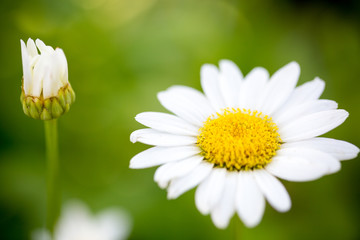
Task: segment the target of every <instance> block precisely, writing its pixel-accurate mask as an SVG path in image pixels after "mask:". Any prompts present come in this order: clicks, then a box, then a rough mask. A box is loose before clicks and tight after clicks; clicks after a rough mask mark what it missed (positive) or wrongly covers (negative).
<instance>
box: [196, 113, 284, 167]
mask: <svg viewBox="0 0 360 240" xmlns="http://www.w3.org/2000/svg"><path fill="white" fill-rule="evenodd" d="M277 130H278V128H277V126H276V124H275V123H274V122H273V121H272V119H271V118H269V117H268V116H267V115H263V114H262V113H261V112H258V111H251V110H245V109H243V110H241V109H239V108H237V109H225V110H224V111H223V113H221V114H220V113H216V116H214V115H213V116H210V117H209V118H208V119H207V120H206V121H205V123H204V126H203V127H202V128H200V129H199V131H200V134H199V135H198V137H197V145H198V146H199V147H200V148H201V150H202V153H201V154H202V155H203V156H204V159H205V160H206V161H208V162H210V163H213V164H214V165H215V166H217V167H224V168H227V169H228V170H231V171H232V170H237V171H239V170H252V169H260V168H263V167H264V166H265V165H266V164H268V163H269V162H271V159H272V157H273V156H274V155H275V154H276V150H278V149H279V148H280V145H281V139H280V135H279V133H278V132H277Z"/></svg>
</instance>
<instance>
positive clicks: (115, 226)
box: [32, 201, 131, 240]
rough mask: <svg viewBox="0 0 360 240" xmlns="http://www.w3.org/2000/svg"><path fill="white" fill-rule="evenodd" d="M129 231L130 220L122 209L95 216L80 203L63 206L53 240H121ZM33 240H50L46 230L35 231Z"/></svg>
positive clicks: (75, 202)
mask: <svg viewBox="0 0 360 240" xmlns="http://www.w3.org/2000/svg"><path fill="white" fill-rule="evenodd" d="M130 230H131V219H130V216H129V215H128V213H126V212H125V211H124V210H122V209H118V208H109V209H106V210H103V211H101V212H100V213H98V214H97V215H96V216H94V215H93V214H91V212H90V211H89V209H88V208H87V206H86V205H85V204H84V203H82V202H80V201H72V202H69V203H67V204H66V205H65V207H64V210H63V211H62V214H61V216H60V219H59V221H58V223H57V225H56V228H55V233H54V240H122V239H127V238H128V236H129V234H130ZM32 239H34V240H50V239H51V236H50V234H49V233H48V232H47V231H46V230H36V231H35V232H34V233H33V234H32Z"/></svg>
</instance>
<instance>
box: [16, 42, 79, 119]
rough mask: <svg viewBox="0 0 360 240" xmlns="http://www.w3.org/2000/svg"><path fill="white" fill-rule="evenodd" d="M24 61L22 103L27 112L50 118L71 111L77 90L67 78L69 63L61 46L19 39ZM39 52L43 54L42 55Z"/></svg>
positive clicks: (39, 117)
mask: <svg viewBox="0 0 360 240" xmlns="http://www.w3.org/2000/svg"><path fill="white" fill-rule="evenodd" d="M20 44H21V58H22V64H23V74H24V75H23V79H22V91H21V102H22V105H23V110H24V113H25V114H26V115H28V116H29V117H32V118H35V119H41V120H51V119H55V118H58V117H60V116H61V115H63V114H64V113H66V112H67V111H69V109H70V106H71V104H72V103H73V102H74V101H75V93H74V90H73V89H72V87H71V85H70V83H69V79H68V65H67V60H66V57H65V54H64V52H63V50H62V49H60V48H56V49H55V50H54V49H53V48H52V47H51V46H47V45H45V43H44V42H43V41H41V40H40V39H36V41H35V42H34V40H32V39H31V38H29V39H28V40H27V43H26V44H25V42H24V41H23V40H20ZM39 51H40V54H39Z"/></svg>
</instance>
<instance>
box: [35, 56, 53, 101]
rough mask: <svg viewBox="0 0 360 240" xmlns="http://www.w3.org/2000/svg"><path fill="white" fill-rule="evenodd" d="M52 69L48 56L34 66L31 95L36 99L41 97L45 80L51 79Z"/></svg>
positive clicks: (40, 59)
mask: <svg viewBox="0 0 360 240" xmlns="http://www.w3.org/2000/svg"><path fill="white" fill-rule="evenodd" d="M50 71H51V68H50V66H49V58H48V56H40V57H39V60H38V62H37V63H36V65H35V66H34V69H33V76H32V81H31V83H30V94H31V95H32V96H34V97H40V94H41V92H42V88H43V81H44V78H45V77H46V78H49V77H50Z"/></svg>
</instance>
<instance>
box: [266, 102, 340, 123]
mask: <svg viewBox="0 0 360 240" xmlns="http://www.w3.org/2000/svg"><path fill="white" fill-rule="evenodd" d="M337 107H338V104H337V103H336V102H335V101H331V100H313V101H308V102H305V103H303V104H298V105H296V106H294V107H292V108H290V109H288V110H287V111H282V112H277V113H276V114H275V115H274V116H273V117H272V119H273V121H274V122H275V123H276V124H277V126H282V125H284V124H286V123H288V122H290V121H294V120H296V119H298V118H299V117H302V116H305V115H309V114H311V113H316V112H321V111H326V110H334V109H337Z"/></svg>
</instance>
